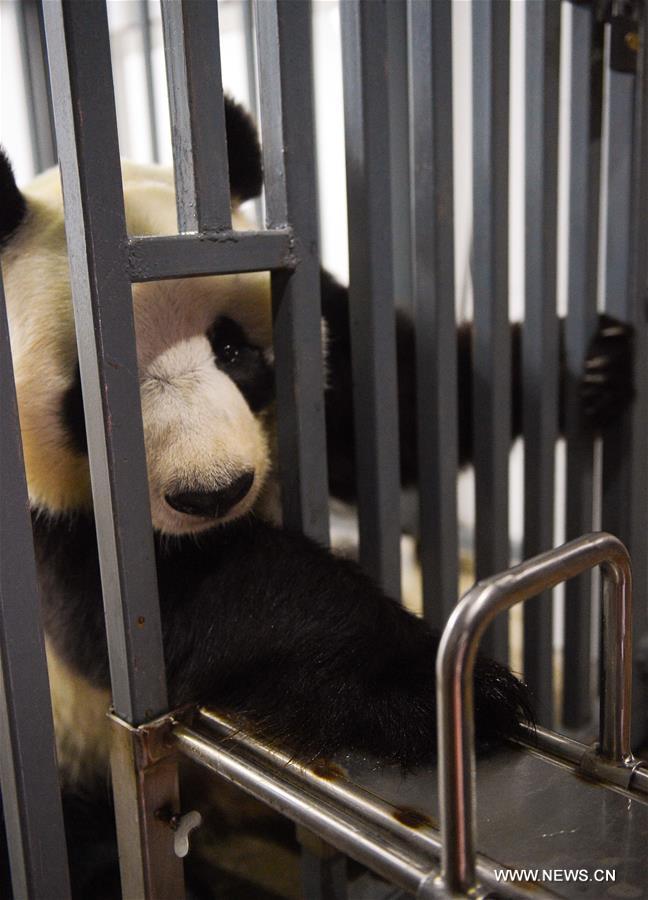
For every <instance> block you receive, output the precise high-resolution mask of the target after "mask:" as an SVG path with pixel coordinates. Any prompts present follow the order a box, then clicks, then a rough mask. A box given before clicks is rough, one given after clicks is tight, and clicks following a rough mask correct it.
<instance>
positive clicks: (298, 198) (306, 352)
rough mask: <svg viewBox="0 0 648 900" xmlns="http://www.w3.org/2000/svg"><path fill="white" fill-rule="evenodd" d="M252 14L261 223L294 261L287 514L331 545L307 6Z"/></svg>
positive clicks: (282, 414) (284, 277)
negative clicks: (284, 237) (282, 237)
mask: <svg viewBox="0 0 648 900" xmlns="http://www.w3.org/2000/svg"><path fill="white" fill-rule="evenodd" d="M255 12H256V22H257V40H258V49H259V74H260V84H261V98H260V99H261V122H262V132H263V163H264V170H265V177H266V188H265V190H266V218H267V224H268V227H269V228H273V227H281V226H283V225H286V224H288V223H289V224H290V225H291V226H292V228H293V231H294V236H295V249H294V252H295V256H296V258H297V260H298V262H297V267H296V269H295V270H294V272H280V273H273V276H272V292H273V306H274V319H275V324H274V351H275V360H276V363H275V379H276V385H277V412H278V419H277V433H278V443H279V470H280V475H281V490H282V507H283V520H284V523H285V524H286V525H287V526H289V527H291V528H298V529H300V530H302V531H303V532H304V533H305V534H308V535H309V536H310V537H312V538H313V539H314V540H317V541H319V542H320V543H322V544H327V543H328V539H329V534H328V523H329V517H328V474H327V467H326V431H325V423H324V394H323V389H324V376H323V365H322V335H321V307H320V286H319V278H320V275H319V253H318V220H317V193H316V180H315V150H314V148H315V136H314V127H315V126H314V113H313V80H312V79H313V72H312V48H311V43H312V41H311V7H310V3H308V2H305V0H282V2H281V3H278V4H277V3H276V2H275V0H263V2H261V3H257V5H256V7H255Z"/></svg>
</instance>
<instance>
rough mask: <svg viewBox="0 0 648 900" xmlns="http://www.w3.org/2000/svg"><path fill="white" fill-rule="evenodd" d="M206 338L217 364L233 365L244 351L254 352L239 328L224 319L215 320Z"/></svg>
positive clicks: (231, 321) (230, 320)
mask: <svg viewBox="0 0 648 900" xmlns="http://www.w3.org/2000/svg"><path fill="white" fill-rule="evenodd" d="M207 337H208V338H209V342H210V344H211V347H212V350H213V351H214V356H215V357H216V360H217V362H218V363H221V364H223V365H233V364H234V363H236V362H238V361H239V360H240V359H241V358H242V356H243V355H244V352H245V351H246V350H252V351H254V350H256V348H254V347H252V346H251V345H250V344H248V342H247V341H246V338H245V333H244V331H243V329H242V328H241V326H240V325H237V324H236V322H234V321H233V320H232V319H228V318H226V317H222V318H220V319H217V321H216V322H215V323H214V324H213V325H212V327H211V328H210V330H209V331H208V332H207Z"/></svg>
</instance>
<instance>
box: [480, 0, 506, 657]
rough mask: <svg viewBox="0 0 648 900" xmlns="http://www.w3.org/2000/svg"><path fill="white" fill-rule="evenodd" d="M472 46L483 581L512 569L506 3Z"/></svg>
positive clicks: (490, 647)
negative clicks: (510, 544)
mask: <svg viewBox="0 0 648 900" xmlns="http://www.w3.org/2000/svg"><path fill="white" fill-rule="evenodd" d="M472 40H473V290H474V315H473V320H474V325H473V369H474V371H473V408H474V414H473V422H474V424H473V433H474V449H473V453H474V459H475V575H476V577H477V578H483V577H485V576H487V575H492V574H493V573H494V572H499V571H500V570H501V569H505V568H507V566H508V565H509V562H510V547H509V450H510V447H511V347H510V330H511V329H510V325H509V297H508V293H509V291H508V278H509V271H508V261H509V227H508V208H509V196H508V195H509V102H510V97H509V77H510V76H509V67H510V48H509V43H510V3H509V0H486V2H482V3H475V4H473V7H472ZM508 643H509V641H508V617H507V616H502V617H501V618H500V619H498V621H496V622H494V623H493V626H492V628H491V629H490V630H489V632H488V634H487V635H486V636H485V638H484V653H490V654H491V655H493V656H495V657H496V658H497V659H500V660H501V661H502V662H506V661H507V660H508Z"/></svg>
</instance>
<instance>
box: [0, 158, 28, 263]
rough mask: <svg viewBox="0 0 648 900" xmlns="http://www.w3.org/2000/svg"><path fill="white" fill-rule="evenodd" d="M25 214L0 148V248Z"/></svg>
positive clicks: (9, 165)
mask: <svg viewBox="0 0 648 900" xmlns="http://www.w3.org/2000/svg"><path fill="white" fill-rule="evenodd" d="M26 212H27V204H26V202H25V198H24V197H23V195H22V194H21V193H20V191H19V190H18V186H17V185H16V179H15V178H14V174H13V170H12V168H11V163H10V162H9V159H8V158H7V154H6V153H5V152H4V150H3V149H2V147H0V247H2V246H3V245H4V244H6V243H7V241H8V240H9V238H10V237H11V236H12V234H13V233H14V232H15V231H16V230H17V229H18V227H19V226H20V223H21V222H22V220H23V219H24V218H25V213H26Z"/></svg>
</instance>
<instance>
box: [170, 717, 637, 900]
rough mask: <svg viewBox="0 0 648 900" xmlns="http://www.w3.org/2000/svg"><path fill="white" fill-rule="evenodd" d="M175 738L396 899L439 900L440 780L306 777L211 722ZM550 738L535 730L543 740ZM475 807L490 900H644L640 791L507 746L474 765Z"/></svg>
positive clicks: (380, 774) (373, 766)
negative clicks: (402, 895) (509, 875)
mask: <svg viewBox="0 0 648 900" xmlns="http://www.w3.org/2000/svg"><path fill="white" fill-rule="evenodd" d="M175 734H176V737H177V739H178V742H179V746H180V749H181V750H182V752H183V753H185V754H187V755H188V756H190V757H191V758H192V759H194V760H196V761H197V762H198V763H200V764H201V765H204V766H207V767H208V768H210V769H211V770H212V771H215V772H218V773H219V774H220V775H223V776H225V777H226V778H228V780H231V781H233V782H234V783H235V784H238V785H239V786H241V787H243V788H244V789H245V790H247V791H249V792H251V793H252V794H254V795H255V796H256V797H257V798H258V799H260V800H263V801H264V802H266V803H268V804H269V805H271V806H273V807H274V808H275V809H276V810H278V811H279V812H282V813H285V814H286V815H288V816H290V817H291V818H293V819H295V820H296V821H299V822H301V823H302V824H303V825H305V826H306V827H309V828H311V829H312V830H313V831H317V832H318V833H320V834H322V836H325V837H326V838H327V839H328V840H329V841H330V842H331V843H332V844H337V845H340V843H341V839H343V840H344V844H345V849H346V851H347V852H348V853H349V854H350V855H352V856H355V857H356V858H357V859H358V860H359V861H361V862H365V863H366V864H367V865H370V866H371V868H373V869H374V870H375V871H378V872H379V873H380V874H382V875H383V876H384V877H386V878H388V879H389V880H391V881H393V882H395V883H396V884H399V885H400V886H401V887H402V888H403V889H404V890H407V891H408V892H410V893H412V894H415V893H416V892H417V891H418V895H419V896H421V897H425V896H447V894H444V893H443V890H442V888H441V884H440V880H439V874H440V852H441V836H440V831H439V794H438V771H437V769H436V768H430V769H429V770H426V771H425V772H416V773H409V774H403V773H402V771H401V770H400V768H399V767H397V766H393V767H386V766H381V765H379V764H377V763H376V762H375V760H372V759H370V758H368V757H363V756H359V755H352V754H348V755H345V756H344V757H340V758H338V759H336V760H334V761H332V762H326V761H324V760H317V761H315V762H314V763H313V764H312V765H310V766H308V767H304V766H301V765H299V764H296V763H295V762H291V761H290V759H289V758H288V757H287V756H285V755H284V754H282V753H280V752H277V751H276V750H273V749H271V748H269V747H267V746H265V745H263V744H261V743H259V742H258V741H255V740H254V739H252V738H250V737H249V736H247V735H243V734H242V733H241V732H239V731H237V730H236V729H235V728H234V727H233V726H232V725H231V724H229V723H228V722H227V720H226V719H225V718H224V717H222V716H220V715H218V714H217V713H215V712H213V711H210V710H201V711H200V713H199V716H198V719H197V721H196V723H195V724H194V725H193V726H192V727H187V726H185V725H179V726H177V727H176V729H175ZM547 734H549V735H550V733H547V732H544V731H542V730H541V731H540V732H539V739H540V740H542V738H543V736H545V735H547ZM572 743H573V744H574V745H575V742H572ZM637 773H638V775H639V778H640V780H642V778H645V777H646V774H645V772H644V771H643V770H641V769H639V770H637ZM644 786H645V782H644V783H643V784H641V785H640V787H644ZM477 795H478V798H479V799H478V807H477V834H478V836H477V847H478V849H479V856H478V866H477V871H478V876H479V880H480V882H481V883H482V884H483V885H484V886H485V887H488V888H489V889H490V890H491V891H493V892H494V893H495V894H496V895H497V896H502V897H522V896H534V897H542V896H558V897H595V898H602V897H617V898H618V897H624V898H633V897H636V898H640V897H645V896H647V895H648V869H647V867H646V859H645V858H646V837H647V836H648V795H643V796H642V791H641V790H640V789H637V788H636V787H635V788H634V789H633V790H624V789H621V788H618V787H615V786H611V785H605V786H604V785H602V784H601V783H597V782H594V781H591V780H589V779H588V778H586V777H584V776H583V775H580V774H579V773H578V771H577V766H576V765H574V764H570V763H567V762H565V761H560V760H558V759H557V758H556V757H555V756H553V755H551V754H549V753H548V752H547V751H546V750H539V749H538V748H534V749H530V748H529V747H528V746H522V745H519V746H514V745H511V746H510V747H506V748H502V749H500V750H498V751H496V752H493V753H491V754H487V755H485V756H481V757H480V758H479V759H478V763H477ZM298 797H301V799H302V804H301V805H297V804H296V799H297V798H298ZM314 810H317V811H316V812H315V811H314ZM327 817H329V818H328V821H327V822H326V829H325V830H324V829H323V827H322V825H323V822H324V820H325V819H326V818H327ZM349 836H351V841H352V842H353V841H354V840H357V844H355V845H349V843H348V839H349ZM506 869H515V870H518V871H520V870H533V869H537V870H538V872H537V874H536V876H535V877H533V875H532V874H531V873H528V876H529V877H528V881H527V883H524V884H521V883H514V882H509V883H507V884H505V883H504V882H503V881H499V882H498V874H497V873H498V871H499V872H503V871H505V870H506ZM542 870H544V873H543V871H542ZM606 870H607V871H609V872H610V873H611V874H608V875H606ZM563 871H564V872H565V874H563ZM568 872H570V873H574V874H569V875H568V874H567V873H568ZM548 873H549V878H551V879H553V880H551V881H549V880H547V874H548ZM599 873H602V874H599ZM499 877H500V878H501V877H502V876H499ZM598 877H601V878H603V879H605V878H607V879H608V880H607V881H605V880H603V881H598V880H595V879H596V878H598ZM566 878H574V879H577V880H575V881H566V880H564V879H566ZM612 878H614V880H612ZM558 879H561V880H558ZM583 879H587V880H583Z"/></svg>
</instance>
